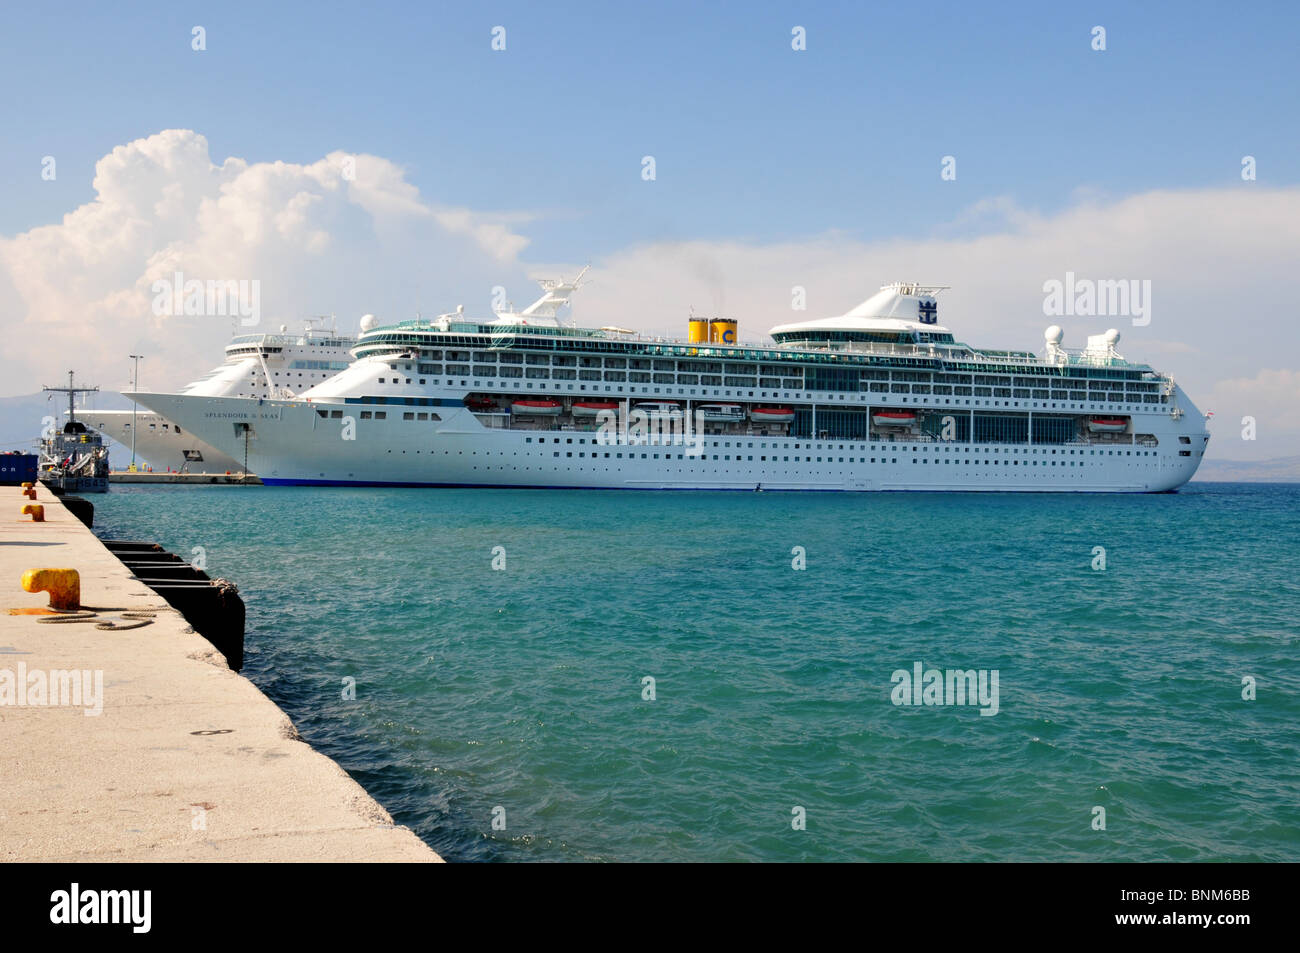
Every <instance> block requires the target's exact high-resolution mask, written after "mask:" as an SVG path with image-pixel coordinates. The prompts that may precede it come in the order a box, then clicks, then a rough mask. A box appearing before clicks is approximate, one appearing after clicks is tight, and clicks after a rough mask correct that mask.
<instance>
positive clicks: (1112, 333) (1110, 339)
mask: <svg viewBox="0 0 1300 953" xmlns="http://www.w3.org/2000/svg"><path fill="white" fill-rule="evenodd" d="M1106 343H1107V344H1118V343H1119V331H1117V330H1116V329H1115V328H1110V329H1108V330H1107V331H1106Z"/></svg>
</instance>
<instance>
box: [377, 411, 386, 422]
mask: <svg viewBox="0 0 1300 953" xmlns="http://www.w3.org/2000/svg"><path fill="white" fill-rule="evenodd" d="M375 419H376V420H387V419H388V411H386V410H376V411H375Z"/></svg>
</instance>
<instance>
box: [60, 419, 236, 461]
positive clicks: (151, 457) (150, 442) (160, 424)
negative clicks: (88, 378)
mask: <svg viewBox="0 0 1300 953" xmlns="http://www.w3.org/2000/svg"><path fill="white" fill-rule="evenodd" d="M82 415H83V417H84V418H85V420H86V422H87V423H88V424H89V425H90V426H92V427H94V428H95V429H96V430H98V431H99V432H100V433H103V434H107V435H108V436H110V437H112V438H113V439H114V440H116V441H117V442H118V443H120V444H122V446H124V447H127V448H128V449H129V448H130V447H131V431H132V428H133V427H134V429H135V456H136V465H137V466H139V465H140V464H148V465H149V466H152V467H153V468H154V469H155V470H165V469H168V468H170V469H172V470H188V471H189V472H191V473H225V472H227V471H229V472H231V473H239V472H241V471H242V470H243V469H244V465H243V463H242V462H241V461H237V460H235V459H234V458H233V457H231V456H229V455H228V454H225V453H222V452H221V451H220V450H218V449H217V448H216V447H214V446H212V445H211V444H210V443H207V442H205V441H203V440H200V439H199V438H198V437H196V436H195V435H194V434H193V433H192V432H190V431H189V430H187V429H186V428H184V427H177V426H176V424H175V423H173V422H172V421H170V420H167V419H166V418H165V417H163V416H161V415H160V414H155V413H153V412H152V411H148V410H145V409H144V408H143V407H142V408H141V409H140V410H138V411H136V414H135V421H134V423H133V422H132V420H131V411H129V410H98V411H83V412H82ZM128 459H129V458H128ZM125 463H126V461H122V462H120V463H119V464H118V466H119V467H123V466H124V464H125Z"/></svg>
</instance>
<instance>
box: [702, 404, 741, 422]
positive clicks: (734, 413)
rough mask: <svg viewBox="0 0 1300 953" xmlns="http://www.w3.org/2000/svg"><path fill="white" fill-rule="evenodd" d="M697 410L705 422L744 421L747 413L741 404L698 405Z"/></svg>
mask: <svg viewBox="0 0 1300 953" xmlns="http://www.w3.org/2000/svg"><path fill="white" fill-rule="evenodd" d="M695 409H696V410H697V411H698V412H699V413H701V414H703V415H704V419H705V420H744V418H745V411H744V409H743V408H742V407H741V406H740V405H739V404H696V405H695Z"/></svg>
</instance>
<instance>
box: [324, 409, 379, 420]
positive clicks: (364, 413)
mask: <svg viewBox="0 0 1300 953" xmlns="http://www.w3.org/2000/svg"><path fill="white" fill-rule="evenodd" d="M316 412H317V413H318V414H320V415H321V416H322V417H324V416H325V411H323V410H318V411H316ZM361 419H362V420H369V419H370V411H368V410H363V411H361Z"/></svg>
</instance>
